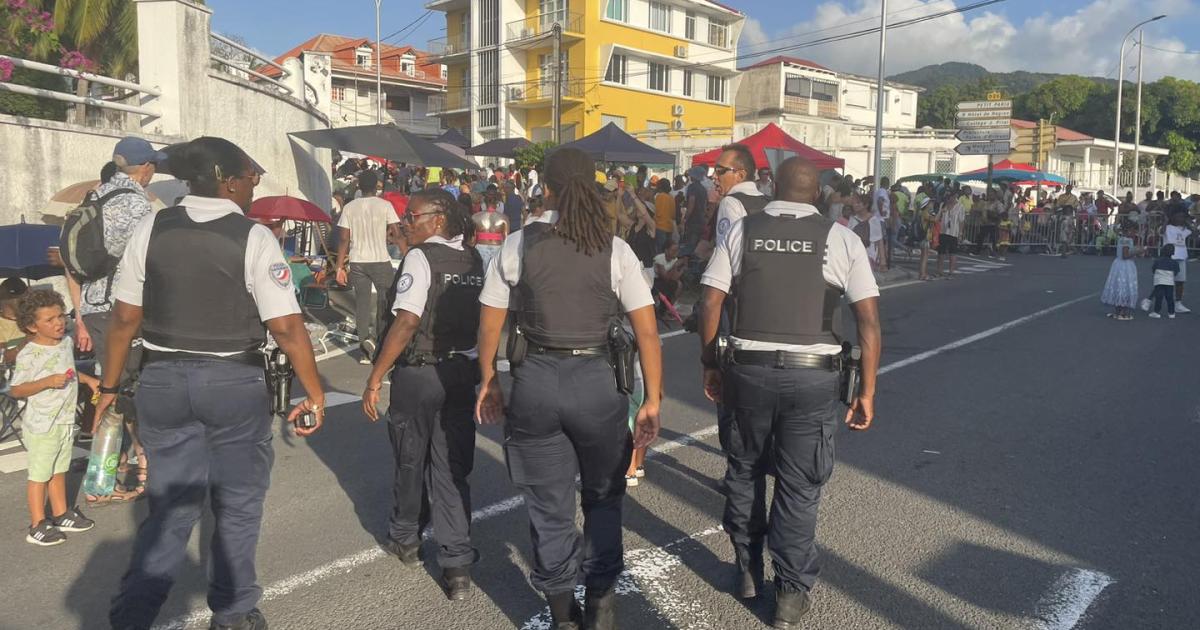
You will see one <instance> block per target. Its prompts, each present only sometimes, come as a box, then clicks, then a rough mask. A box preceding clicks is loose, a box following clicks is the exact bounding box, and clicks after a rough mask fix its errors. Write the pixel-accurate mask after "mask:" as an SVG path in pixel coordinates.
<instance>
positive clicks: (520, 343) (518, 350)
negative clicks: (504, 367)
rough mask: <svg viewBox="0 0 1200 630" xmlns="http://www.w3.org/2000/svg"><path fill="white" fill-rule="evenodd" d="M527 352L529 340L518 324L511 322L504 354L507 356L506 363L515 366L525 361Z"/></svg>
mask: <svg viewBox="0 0 1200 630" xmlns="http://www.w3.org/2000/svg"><path fill="white" fill-rule="evenodd" d="M528 354H529V340H528V339H527V338H526V337H525V332H524V331H522V330H521V325H520V324H513V326H512V328H511V329H510V330H509V331H508V346H507V351H506V352H505V356H507V357H508V364H509V365H510V366H513V367H516V366H518V365H521V363H523V362H524V361H525V357H526V356H527V355H528Z"/></svg>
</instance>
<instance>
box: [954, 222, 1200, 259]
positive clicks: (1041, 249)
mask: <svg viewBox="0 0 1200 630" xmlns="http://www.w3.org/2000/svg"><path fill="white" fill-rule="evenodd" d="M1119 220H1120V218H1119V217H1118V216H1116V215H1111V216H1107V217H1106V216H1098V215H1090V214H1086V213H1080V214H1075V215H1070V214H1066V215H1060V214H1051V213H1044V212H1025V213H1019V214H1018V213H1015V212H1014V213H1013V215H1010V219H1009V220H1008V221H1005V222H1004V223H1003V224H1001V226H1000V227H999V228H998V230H997V232H996V237H997V238H996V243H997V244H1000V243H1004V242H1005V241H1007V242H1008V245H1009V247H1010V248H1011V249H1014V250H1016V251H1020V252H1025V253H1045V254H1066V253H1069V252H1080V253H1085V254H1102V255H1111V254H1113V252H1114V249H1115V247H1116V243H1117V237H1118V236H1119V235H1118V233H1117V232H1118V227H1119ZM1129 220H1131V221H1133V222H1134V223H1135V225H1136V226H1137V230H1136V234H1135V235H1134V245H1135V246H1137V247H1144V248H1145V252H1144V253H1145V255H1157V254H1158V251H1159V248H1160V247H1162V245H1163V231H1164V229H1165V228H1166V225H1167V219H1166V215H1164V214H1163V213H1162V212H1150V213H1147V214H1138V215H1131V216H1130V217H1129ZM989 231H990V229H989V228H988V226H987V224H986V223H985V221H984V220H983V218H982V217H980V216H979V215H978V214H976V213H972V214H971V215H970V216H968V217H967V220H966V223H965V224H964V225H963V231H962V238H961V239H960V242H961V244H962V247H964V248H965V249H966V250H967V251H976V252H978V251H979V250H981V249H982V248H983V246H984V245H985V244H990V241H991V240H992V239H991V238H990V234H989ZM984 241H989V243H985V242H984ZM1188 248H1189V249H1198V248H1200V244H1198V242H1197V240H1196V239H1189V244H1188Z"/></svg>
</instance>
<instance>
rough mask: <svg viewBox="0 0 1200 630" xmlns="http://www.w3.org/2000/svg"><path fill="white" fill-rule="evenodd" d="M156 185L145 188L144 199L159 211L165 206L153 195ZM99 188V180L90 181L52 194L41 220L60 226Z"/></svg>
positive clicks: (42, 211) (44, 207)
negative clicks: (88, 195)
mask: <svg viewBox="0 0 1200 630" xmlns="http://www.w3.org/2000/svg"><path fill="white" fill-rule="evenodd" d="M165 182H179V180H165ZM179 183H180V184H182V185H183V186H185V187H186V186H187V185H186V184H183V182H179ZM157 184H159V182H155V183H153V184H150V185H149V186H147V187H146V197H147V198H148V199H149V200H150V205H151V206H152V207H153V208H154V209H155V210H161V209H163V208H165V207H166V206H165V205H163V203H162V202H161V201H159V197H158V196H156V195H155V194H154V190H153V188H154V186H155V185H157ZM99 187H100V180H98V179H90V180H88V181H85V182H78V183H75V184H71V185H70V186H67V187H66V188H64V189H62V190H60V191H58V192H56V193H54V194H53V195H52V196H51V197H50V201H47V202H46V205H44V206H42V209H41V210H40V211H39V214H40V215H41V217H42V220H43V221H45V222H46V223H56V224H60V225H61V224H62V219H64V218H66V216H67V214H68V213H69V212H71V211H72V210H74V209H75V208H76V207H77V206H79V204H81V203H83V198H84V197H86V196H87V194H88V193H89V192H92V191H93V190H95V189H97V188H99ZM185 194H186V193H185Z"/></svg>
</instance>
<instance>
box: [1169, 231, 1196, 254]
mask: <svg viewBox="0 0 1200 630" xmlns="http://www.w3.org/2000/svg"><path fill="white" fill-rule="evenodd" d="M1191 234H1192V231H1191V230H1189V229H1187V228H1185V227H1183V226H1181V225H1168V226H1167V229H1166V233H1165V237H1166V241H1167V242H1168V243H1170V244H1171V245H1174V246H1175V255H1174V256H1172V257H1171V258H1173V259H1175V260H1187V259H1188V252H1187V238H1188V237H1189V236H1191Z"/></svg>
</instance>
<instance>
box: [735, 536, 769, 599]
mask: <svg viewBox="0 0 1200 630" xmlns="http://www.w3.org/2000/svg"><path fill="white" fill-rule="evenodd" d="M733 557H734V562H735V563H736V564H737V580H736V581H735V582H734V585H733V588H734V592H735V593H737V595H738V597H740V598H742V599H754V598H756V597H758V593H759V591H761V590H762V586H763V555H762V543H759V544H751V545H734V546H733Z"/></svg>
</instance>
